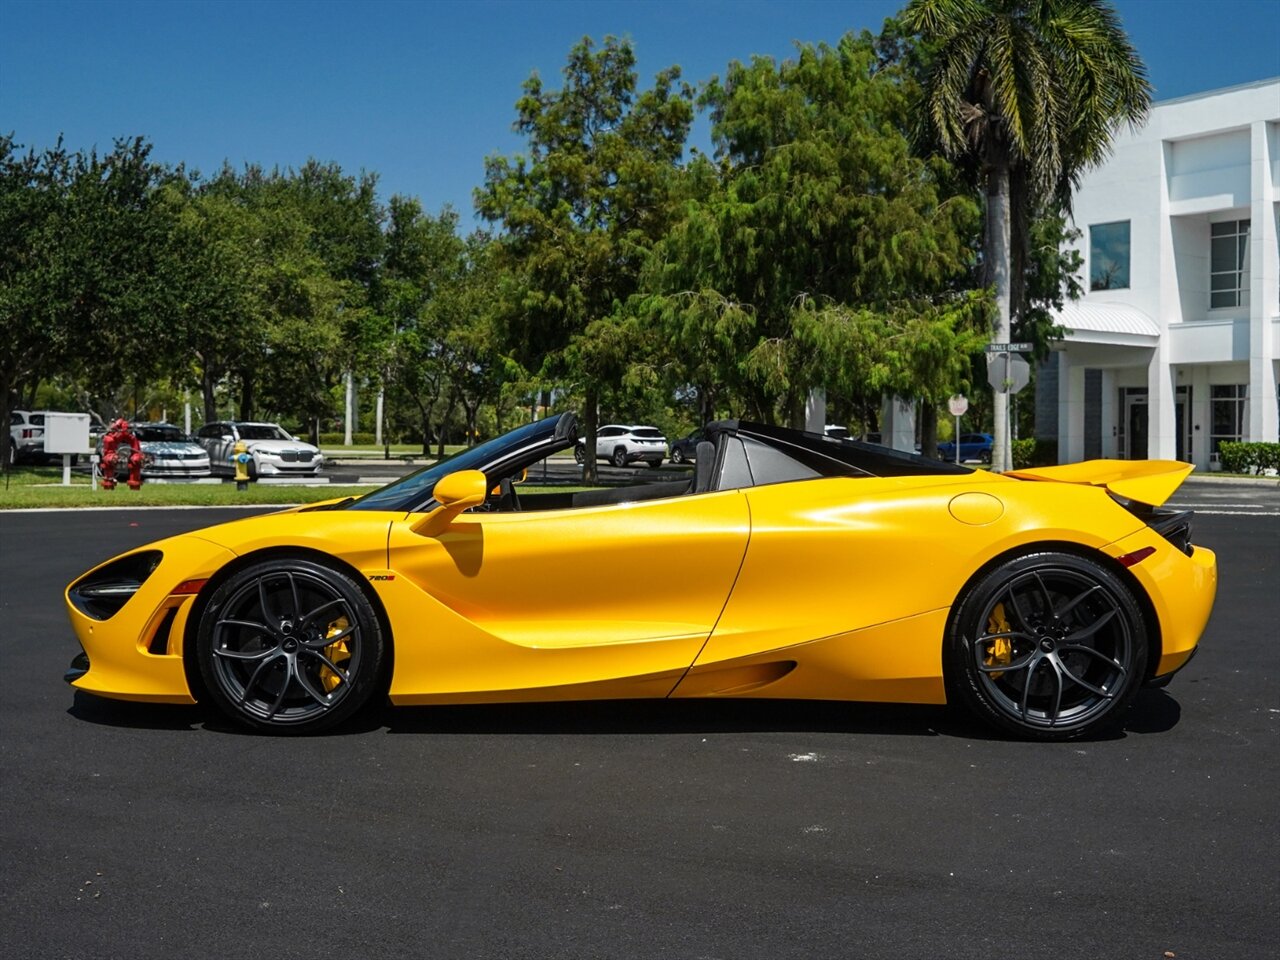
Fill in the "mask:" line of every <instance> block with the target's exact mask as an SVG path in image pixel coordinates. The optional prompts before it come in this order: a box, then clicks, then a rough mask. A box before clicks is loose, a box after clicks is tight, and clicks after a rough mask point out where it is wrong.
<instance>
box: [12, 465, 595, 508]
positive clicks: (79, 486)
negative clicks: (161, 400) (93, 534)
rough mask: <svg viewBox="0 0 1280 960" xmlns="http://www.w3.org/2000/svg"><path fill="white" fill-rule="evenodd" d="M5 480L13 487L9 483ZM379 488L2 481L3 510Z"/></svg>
mask: <svg viewBox="0 0 1280 960" xmlns="http://www.w3.org/2000/svg"><path fill="white" fill-rule="evenodd" d="M5 480H7V481H8V483H7V484H6V483H5ZM374 489H376V488H375V487H370V486H360V487H354V486H344V485H341V484H324V485H321V486H317V487H301V486H293V485H291V484H282V485H280V486H275V485H273V484H265V483H251V484H249V489H247V490H245V491H243V492H241V491H239V490H237V489H236V486H235V484H234V483H230V482H224V483H220V484H217V485H214V484H204V483H144V484H143V485H142V489H141V490H130V489H129V488H128V487H127V486H125V484H123V483H121V484H119V485H117V486H116V488H115V490H103V489H102V488H101V487H99V488H98V489H97V490H94V489H93V488H92V486H91V485H90V483H89V478H88V477H86V476H84V475H82V474H72V476H71V486H69V487H64V486H63V485H62V469H61V468H60V467H16V468H14V469H13V470H11V471H10V472H9V473H8V474H7V476H5V477H3V478H0V510H17V509H23V508H26V509H31V508H35V507H68V508H70V507H177V506H200V507H225V506H232V505H251V504H267V505H271V504H276V505H279V506H288V505H291V504H295V503H318V502H320V501H321V500H333V499H335V498H338V497H358V496H360V495H362V494H365V493H368V492H369V491H371V490H374ZM585 489H587V488H586V487H581V486H559V487H556V486H550V487H544V486H534V485H533V484H522V485H521V486H520V492H521V493H524V492H528V493H547V492H551V491H560V492H572V491H575V490H585Z"/></svg>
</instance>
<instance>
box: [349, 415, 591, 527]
mask: <svg viewBox="0 0 1280 960" xmlns="http://www.w3.org/2000/svg"><path fill="white" fill-rule="evenodd" d="M576 423H577V418H576V417H575V416H574V415H573V414H572V413H561V414H558V415H556V416H553V417H546V418H544V419H542V420H535V421H533V422H532V423H526V424H523V425H521V426H519V427H516V428H515V429H514V430H511V431H508V432H507V433H504V434H502V435H501V436H498V437H494V438H493V439H492V440H486V441H485V442H484V443H481V444H479V445H478V446H474V447H467V448H466V449H464V450H459V451H458V452H457V453H454V454H451V455H450V456H447V457H445V458H444V459H443V460H437V461H436V462H435V463H431V464H428V465H427V466H425V467H421V468H420V469H418V470H415V471H414V472H413V473H410V474H408V475H406V476H403V477H401V478H399V479H398V480H394V481H392V482H391V483H389V484H387V485H386V486H384V487H379V488H378V489H377V490H371V491H370V492H369V493H366V494H364V495H363V496H360V497H357V498H356V499H354V500H352V501H351V502H349V503H345V504H342V505H341V507H340V509H342V510H385V511H389V512H394V513H413V512H416V511H421V510H424V509H429V508H430V507H431V506H432V505H433V504H434V503H435V501H434V500H433V499H432V493H433V492H434V490H435V485H436V483H437V482H438V481H440V480H441V479H442V478H444V477H446V476H448V475H449V474H451V473H455V472H457V471H459V470H482V471H483V472H484V474H485V476H486V478H488V480H489V482H490V483H494V482H496V481H497V480H499V479H501V476H502V475H503V473H504V471H505V472H514V471H515V470H517V469H519V468H522V467H527V466H529V465H531V464H534V463H537V462H538V461H539V460H541V459H543V458H545V457H547V456H550V455H551V454H553V453H556V452H558V451H560V450H565V449H568V448H569V447H571V446H572V445H573V444H574V442H575V440H576Z"/></svg>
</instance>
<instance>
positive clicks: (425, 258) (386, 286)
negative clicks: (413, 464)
mask: <svg viewBox="0 0 1280 960" xmlns="http://www.w3.org/2000/svg"><path fill="white" fill-rule="evenodd" d="M457 230H458V215H457V214H456V213H454V212H453V210H451V209H449V208H448V207H446V208H445V209H444V210H442V211H441V212H440V215H439V216H438V217H433V216H431V215H429V214H426V213H424V212H423V210H422V205H421V204H420V203H419V202H418V201H417V200H416V199H410V198H406V197H399V196H396V197H392V198H391V202H390V205H389V207H388V211H387V232H386V257H385V260H384V262H383V264H382V267H381V270H380V271H379V274H378V277H377V282H376V283H375V286H374V291H375V295H374V308H375V309H374V315H375V317H376V318H378V322H379V324H380V329H379V330H378V332H377V334H376V336H377V339H376V349H375V348H371V349H370V352H371V353H376V354H377V359H376V361H375V363H376V365H377V368H378V369H379V370H381V372H382V377H383V381H384V383H385V384H386V385H387V387H388V388H389V390H390V391H391V393H392V395H393V396H394V397H397V398H402V399H404V400H406V401H408V402H409V403H411V404H412V405H413V407H414V408H415V409H416V411H417V414H418V417H417V419H418V423H419V424H420V425H421V431H422V452H423V453H424V454H425V453H428V452H430V445H431V439H432V437H433V436H437V437H438V438H439V443H440V444H441V447H439V448H438V449H441V450H442V449H443V443H444V425H445V422H446V421H447V420H448V418H449V416H450V411H449V410H448V408H447V404H448V401H449V399H450V396H449V378H448V363H447V357H446V347H447V340H448V338H449V334H450V329H451V328H450V326H449V323H450V322H451V321H452V320H453V319H454V318H453V316H452V315H451V314H449V313H448V312H446V311H443V310H441V309H440V308H439V305H438V304H437V302H436V301H437V298H439V297H440V296H441V293H442V291H443V290H444V288H445V287H446V286H447V285H449V284H450V283H453V282H456V280H457V278H458V276H459V274H460V273H461V271H462V270H463V258H464V255H465V245H464V243H463V241H462V240H461V239H460V238H459V237H458V232H457ZM371 329H372V328H371Z"/></svg>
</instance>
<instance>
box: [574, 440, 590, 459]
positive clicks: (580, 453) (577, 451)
mask: <svg viewBox="0 0 1280 960" xmlns="http://www.w3.org/2000/svg"><path fill="white" fill-rule="evenodd" d="M573 459H575V460H577V461H578V462H579V463H586V460H587V448H586V447H584V446H583V445H582V444H578V445H577V446H576V447H574V448H573Z"/></svg>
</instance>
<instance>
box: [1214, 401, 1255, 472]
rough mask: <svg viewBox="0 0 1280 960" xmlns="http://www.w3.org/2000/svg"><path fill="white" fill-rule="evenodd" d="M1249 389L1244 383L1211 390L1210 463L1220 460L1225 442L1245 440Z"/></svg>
mask: <svg viewBox="0 0 1280 960" xmlns="http://www.w3.org/2000/svg"><path fill="white" fill-rule="evenodd" d="M1248 394H1249V390H1248V387H1247V386H1246V385H1245V384H1243V383H1228V384H1219V385H1218V386H1214V387H1210V388H1209V408H1210V409H1209V419H1210V421H1211V422H1212V428H1211V430H1210V431H1209V461H1210V462H1215V461H1216V460H1217V459H1218V447H1220V446H1221V445H1222V443H1223V441H1224V440H1225V441H1229V442H1232V443H1236V442H1238V441H1240V440H1242V439H1244V426H1245V411H1246V410H1247V409H1248V407H1247V406H1246V404H1245V401H1246V399H1247V398H1248Z"/></svg>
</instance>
